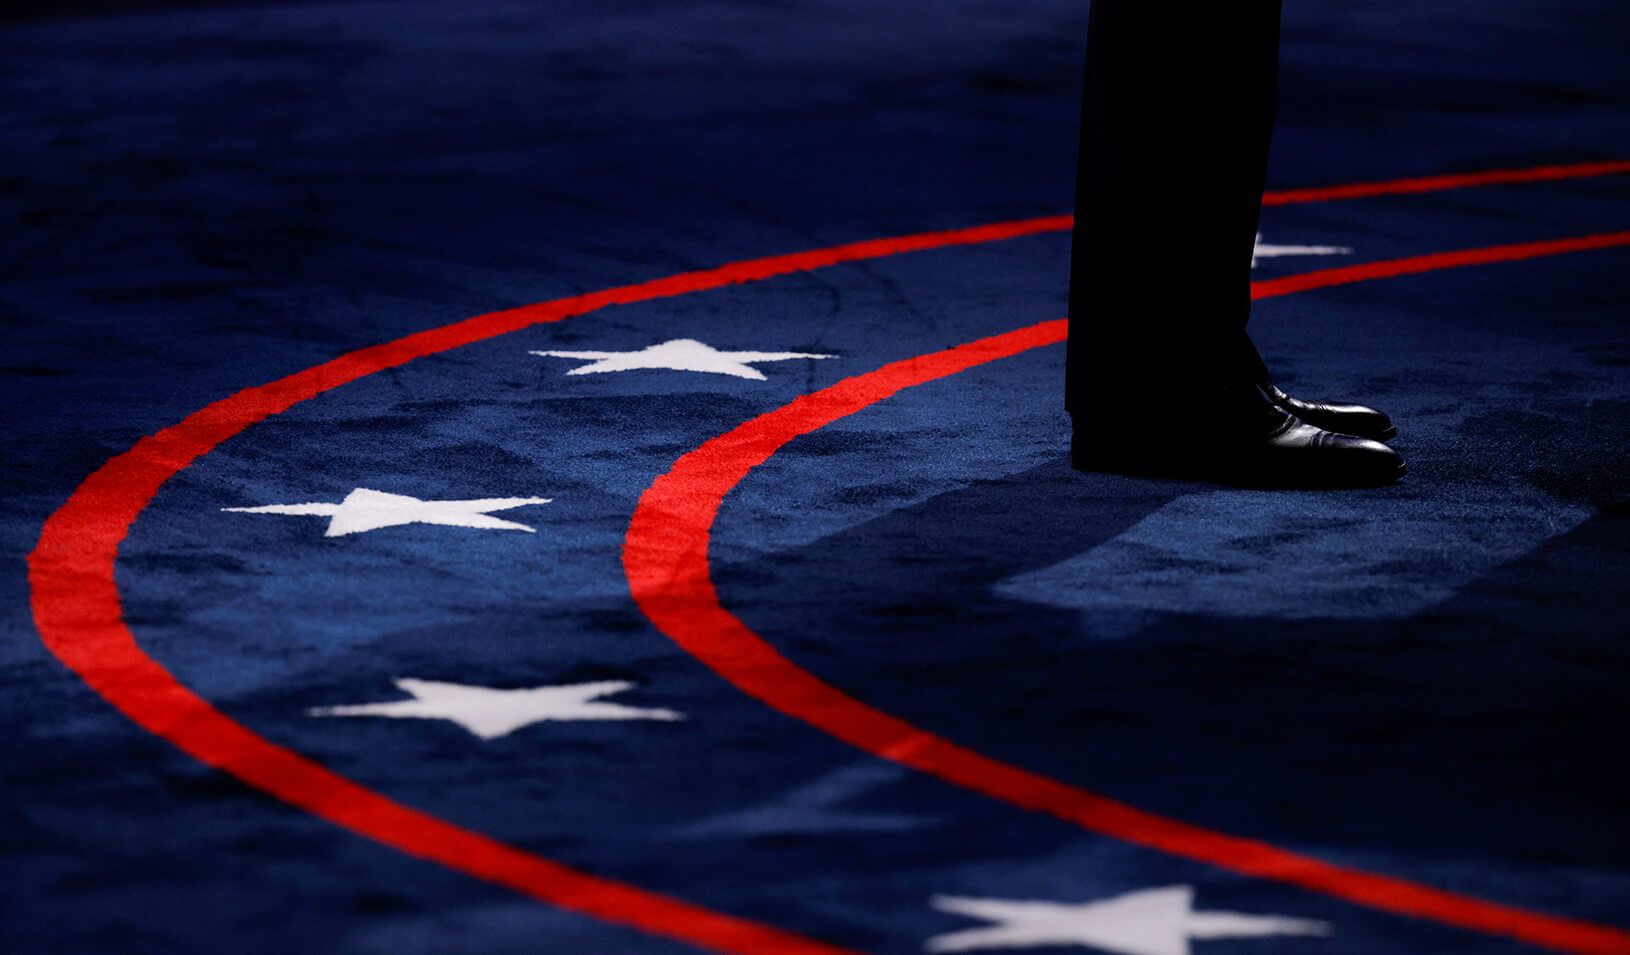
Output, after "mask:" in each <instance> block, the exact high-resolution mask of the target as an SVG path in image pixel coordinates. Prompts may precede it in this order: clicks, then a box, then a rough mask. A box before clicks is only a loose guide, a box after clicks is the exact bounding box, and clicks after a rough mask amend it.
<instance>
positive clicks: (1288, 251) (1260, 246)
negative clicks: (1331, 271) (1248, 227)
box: [1251, 232, 1353, 269]
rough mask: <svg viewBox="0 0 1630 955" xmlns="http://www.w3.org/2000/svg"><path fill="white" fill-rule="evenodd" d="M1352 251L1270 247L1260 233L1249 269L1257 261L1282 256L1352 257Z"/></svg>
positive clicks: (1335, 247)
mask: <svg viewBox="0 0 1630 955" xmlns="http://www.w3.org/2000/svg"><path fill="white" fill-rule="evenodd" d="M1352 254H1353V250H1352V249H1350V248H1348V247H1347V246H1344V245H1270V244H1268V243H1266V242H1263V241H1262V233H1260V232H1258V233H1257V234H1256V247H1255V248H1253V249H1252V250H1251V268H1253V269H1254V268H1256V260H1257V259H1276V258H1279V257H1280V256H1284V255H1352Z"/></svg>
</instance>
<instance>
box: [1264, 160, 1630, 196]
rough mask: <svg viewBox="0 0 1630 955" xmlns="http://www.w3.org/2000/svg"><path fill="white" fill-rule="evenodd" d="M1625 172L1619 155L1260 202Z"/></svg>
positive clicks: (1297, 192) (1629, 166)
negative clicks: (1611, 158) (1590, 160)
mask: <svg viewBox="0 0 1630 955" xmlns="http://www.w3.org/2000/svg"><path fill="white" fill-rule="evenodd" d="M1626 172H1630V160H1622V159H1613V160H1606V161H1601V162H1581V163H1571V164H1567V165H1556V166H1531V167H1529V168H1527V169H1492V170H1487V171H1484V172H1462V173H1449V174H1447V175H1442V176H1418V177H1415V178H1411V179H1390V180H1387V181H1386V182H1360V183H1353V184H1351V185H1345V186H1321V187H1317V188H1313V189H1283V190H1279V191H1276V192H1268V193H1264V194H1263V196H1262V204H1263V205H1265V206H1288V205H1295V204H1298V203H1304V202H1330V201H1333V200H1336V199H1367V198H1370V197H1373V196H1402V195H1409V194H1411V193H1419V192H1442V191H1444V190H1447V189H1466V188H1469V187H1472V186H1508V185H1515V184H1518V183H1524V182H1545V181H1548V180H1554V179H1584V178H1587V177H1590V176H1610V175H1615V174H1617V173H1626Z"/></svg>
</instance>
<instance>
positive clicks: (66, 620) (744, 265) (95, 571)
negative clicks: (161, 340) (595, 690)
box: [28, 168, 1620, 955]
mask: <svg viewBox="0 0 1630 955" xmlns="http://www.w3.org/2000/svg"><path fill="white" fill-rule="evenodd" d="M1605 171H1611V172H1616V171H1620V170H1618V169H1616V168H1615V169H1609V170H1605ZM1580 174H1584V173H1580ZM1598 174H1599V173H1598ZM1490 175H1496V176H1510V175H1513V174H1512V173H1497V174H1490ZM1410 181H1411V180H1399V181H1398V182H1399V183H1407V182H1410ZM1502 181H1518V180H1515V179H1506V180H1502ZM1464 184H1465V183H1449V184H1446V185H1444V186H1443V188H1454V187H1457V186H1458V185H1464ZM1372 188H1373V187H1372ZM1417 191H1419V190H1417ZM1317 192H1318V191H1317V190H1313V191H1307V192H1306V193H1305V195H1303V196H1302V197H1297V196H1295V195H1291V194H1279V193H1270V194H1269V195H1268V198H1267V200H1266V201H1268V202H1269V204H1273V205H1279V204H1285V203H1288V202H1311V201H1318V199H1319V198H1320V196H1318V195H1315V193H1317ZM1286 196H1290V197H1289V198H1286ZM1331 197H1333V198H1341V197H1340V196H1333V195H1332V196H1331ZM1071 224H1072V219H1071V217H1069V216H1046V217H1041V218H1034V219H1024V220H1016V221H1012V222H1003V223H996V224H993V225H986V226H978V227H974V228H967V229H948V230H943V231H939V232H928V233H922V234H918V235H908V236H901V237H896V238H886V239H875V240H868V241H864V242H855V243H849V244H846V245H840V246H835V247H832V248H828V249H818V250H814V251H809V252H799V253H794V254H791V255H779V256H770V257H767V258H761V259H753V260H750V261H746V262H739V263H734V264H731V265H726V266H722V267H720V268H716V269H706V270H700V271H695V272H687V273H683V274H680V275H675V276H670V277H667V278H662V279H657V280H654V281H649V282H642V283H639V284H635V285H629V286H623V287H620V288H614V289H607V290H604V291H600V292H594V293H591V294H587V295H579V296H573V297H570V298H564V299H557V300H554V301H549V302H543V303H540V304H537V305H528V306H523V307H520V308H515V309H509V310H505V311H501V312H493V313H490V314H487V315H480V316H476V317H475V318H471V319H467V320H465V321H462V322H456V323H454V324H451V325H447V326H443V327H440V328H435V329H430V330H427V331H424V332H420V333H418V334H414V335H409V336H407V337H405V338H402V339H399V340H397V341H393V342H389V343H386V344H383V345H378V346H375V347H372V348H364V349H360V350H357V351H353V352H349V353H347V354H345V355H341V356H340V357H338V358H335V359H334V360H332V361H329V362H326V363H324V364H322V365H318V366H316V367H314V368H310V369H307V370H306V371H303V372H299V373H297V374H294V375H290V376H288V377H286V378H281V379H278V380H276V381H273V382H270V383H268V384H265V385H260V386H258V387H254V388H247V389H245V390H243V391H240V392H237V393H236V394H233V395H231V396H229V397H227V398H224V399H222V400H220V401H217V402H215V403H213V404H211V405H209V406H207V407H205V408H203V409H201V410H199V411H197V412H195V413H193V414H192V415H189V416H188V417H187V418H185V419H183V420H182V421H181V422H180V423H178V424H176V425H174V426H172V427H170V428H166V429H165V430H163V431H160V432H158V433H157V434H154V435H152V436H150V437H147V438H144V439H142V440H141V441H140V442H138V443H137V444H136V445H135V446H134V447H133V448H131V449H130V450H129V451H127V452H125V453H124V454H121V455H119V456H117V457H115V458H113V459H111V460H109V461H108V462H107V463H106V464H104V465H103V466H102V467H101V468H100V469H98V470H97V471H96V472H95V473H94V474H92V475H91V476H90V477H88V478H86V480H85V481H84V483H83V484H81V485H80V486H79V488H78V489H76V490H75V491H74V493H73V495H72V496H71V497H70V498H69V499H68V501H67V503H66V504H64V505H63V507H62V508H61V509H59V510H58V511H56V512H55V513H53V514H52V515H51V517H50V518H48V519H47V520H46V522H45V525H44V527H43V528H42V529H41V532H40V538H39V541H38V543H37V544H36V545H35V547H34V550H33V551H32V552H31V553H30V554H29V557H28V565H29V586H30V601H31V604H32V607H33V613H34V621H35V625H36V626H37V627H38V629H39V631H40V636H41V638H42V640H43V641H44V643H45V646H46V648H47V649H48V650H50V652H51V653H53V654H54V655H55V656H56V657H57V658H58V659H60V660H61V661H62V662H63V663H64V664H65V665H66V666H68V668H69V669H71V670H73V671H74V672H75V673H77V674H78V675H79V676H80V677H81V678H83V679H84V680H85V682H86V683H87V684H88V685H89V686H91V688H93V689H94V690H95V691H96V692H97V693H99V694H100V695H101V696H102V697H103V698H104V699H106V700H107V701H108V702H109V703H111V704H112V705H113V706H114V707H116V708H117V709H119V710H120V711H121V712H123V713H124V714H125V715H126V716H128V717H129V718H130V719H131V720H133V721H134V722H136V723H137V724H139V725H141V726H142V727H143V728H145V729H147V730H149V731H150V732H152V733H154V734H155V735H158V736H161V737H163V738H165V739H167V740H169V741H170V742H171V743H173V744H174V745H175V746H176V747H177V748H179V749H181V750H182V751H183V752H186V753H188V754H189V755H191V756H193V757H194V758H196V759H198V760H200V761H201V762H203V763H205V764H207V765H210V766H213V767H216V768H218V769H221V770H223V771H225V772H227V773H230V774H232V775H234V776H236V777H238V778H239V779H241V780H242V781H244V782H245V783H247V784H248V785H250V786H253V787H255V788H257V789H259V790H261V791H263V792H266V793H267V794H269V795H271V796H274V797H276V798H278V799H281V800H283V801H285V802H288V803H290V804H291V805H295V806H298V807H300V808H302V809H304V810H306V811H308V812H311V813H313V814H314V815H317V816H320V817H321V818H324V819H326V820H328V821H330V822H333V823H335V824H336V825H340V826H343V827H345V828H347V829H349V830H351V831H352V832H355V833H356V834H358V835H361V836H366V837H368V838H371V839H374V840H376V841H379V842H381V843H384V844H386V845H390V846H393V847H395V848H397V849H400V850H401V851H403V852H405V853H408V854H409V855H414V856H418V857H420V858H424V859H427V860H430V861H434V862H438V863H440V864H442V865H444V866H447V867H448V868H451V869H453V870H455V871H459V872H463V873H465V874H467V875H471V876H474V877H476V878H481V879H486V880H488V881H491V882H494V883H496V884H500V885H504V886H507V887H509V888H512V889H514V890H516V891H518V892H520V893H522V894H525V895H528V896H531V897H533V898H536V899H539V900H541V901H544V902H549V903H551V904H554V905H558V906H560V907H563V908H567V909H571V910H574V911H578V912H581V913H584V914H588V915H592V916H595V917H598V918H602V919H605V920H607V921H611V922H618V923H622V924H627V925H631V926H634V927H636V928H639V929H641V930H644V931H647V932H651V933H653V934H656V935H663V936H667V937H670V938H675V939H679V940H681V941H685V942H689V943H691V944H694V945H697V946H699V947H702V948H707V949H712V950H715V951H720V952H751V951H776V952H789V953H795V955H798V953H806V952H807V953H811V955H814V953H823V952H824V953H832V952H836V951H838V950H837V949H833V948H830V947H827V946H823V945H821V944H819V943H817V942H813V941H810V940H807V939H801V938H799V937H797V936H794V935H791V934H788V933H784V932H779V931H777V930H775V929H773V928H769V927H765V926H760V925H756V924H754V923H751V922H747V921H744V920H739V919H734V918H731V917H729V916H725V915H720V914H718V913H713V912H709V911H707V910H705V909H701V908H699V907H696V906H690V905H686V904H685V903H683V902H679V901H677V900H673V899H669V898H667V897H665V896H661V895H656V894H653V893H647V892H643V891H641V890H638V889H636V888H633V887H630V886H627V885H624V884H622V883H619V882H615V881H612V880H608V879H600V878H595V877H592V876H588V875H585V874H583V873H579V872H576V871H574V870H571V869H568V868H565V867H563V866H560V865H557V864H555V863H552V862H549V861H548V860H545V859H541V858H538V857H536V856H533V855H531V854H529V853H526V852H524V851H522V850H519V849H516V848H514V847H512V846H507V845H504V844H503V843H500V842H497V841H496V840H493V839H490V838H488V837H486V836H483V835H481V834H479V833H475V832H472V831H470V830H467V829H463V828H460V827H458V826H454V825H452V824H450V823H447V822H444V821H441V820H438V819H436V818H434V817H431V816H429V815H427V814H425V813H422V812H419V811H417V810H414V809H411V808H409V807H406V806H403V805H401V804H400V803H397V802H395V801H393V800H391V799H389V798H387V797H385V796H383V795H380V794H378V793H375V792H373V791H371V790H368V789H366V788H364V787H361V786H358V785H357V784H355V783H353V782H351V781H350V780H347V779H345V778H344V777H342V776H339V775H338V774H336V773H333V772H331V771H329V770H327V769H325V768H323V767H322V766H320V765H318V764H316V763H313V762H311V761H310V760H307V759H305V758H303V757H301V756H299V755H298V754H296V753H294V752H292V751H290V750H287V749H284V748H283V747H280V746H277V745H276V744H273V743H271V742H270V741H268V740H266V739H264V738H262V737H260V736H258V735H256V734H255V733H253V732H252V731H250V730H249V729H247V728H245V727H243V726H242V725H240V724H238V723H236V722H234V721H233V720H232V719H230V718H229V717H227V716H226V715H224V714H222V713H220V712H219V711H217V710H216V709H215V708H214V707H212V706H211V705H210V704H209V702H208V701H207V700H204V699H202V698H201V697H199V696H197V695H196V694H194V693H193V692H192V691H190V690H188V689H187V688H186V687H184V686H182V685H181V684H180V683H179V682H178V681H177V680H176V679H175V677H174V676H172V675H171V674H170V673H169V672H168V671H167V670H165V669H164V668H163V666H161V665H160V664H159V663H158V662H156V661H155V660H153V659H152V658H151V657H149V656H147V655H146V654H145V653H144V652H142V650H141V648H140V647H139V646H138V645H137V643H136V640H135V636H134V635H133V634H132V633H131V632H130V630H129V628H128V627H126V626H125V623H124V620H123V611H122V608H121V606H120V600H119V592H118V588H117V585H116V584H115V581H114V563H115V561H116V560H117V558H118V551H119V546H120V544H121V543H122V542H123V541H124V538H125V535H126V534H127V533H128V532H129V529H130V527H131V525H132V524H133V523H134V522H135V521H136V519H137V517H138V516H139V515H140V514H141V512H142V511H143V510H144V509H145V508H146V506H147V505H148V503H149V502H150V501H151V500H152V498H153V496H154V495H155V494H156V493H157V492H158V489H159V488H160V487H161V486H163V484H164V483H165V482H166V481H168V480H169V479H170V478H172V477H174V476H175V475H176V474H178V473H179V472H180V471H182V470H183V469H185V468H186V467H187V466H188V465H189V464H191V463H192V462H193V461H194V460H196V459H197V458H198V457H200V456H202V455H204V454H207V453H209V452H210V451H211V450H212V449H214V448H215V447H216V446H218V445H219V444H220V443H221V442H223V441H226V440H227V439H229V438H231V437H233V436H234V435H236V434H238V433H239V432H241V431H243V430H244V429H245V428H248V427H250V426H251V425H254V424H256V423H257V422H260V421H263V420H265V419H266V418H269V417H271V416H272V415H275V414H279V413H281V412H283V411H286V410H288V409H289V408H291V407H293V406H294V405H296V404H298V403H300V402H302V401H305V400H307V399H309V398H312V397H315V396H316V395H319V394H322V393H323V392H325V391H329V390H331V389H334V388H338V387H339V386H341V385H344V384H347V383H349V382H352V381H355V380H357V379H358V378H362V377H364V376H367V375H370V374H373V373H375V372H378V371H383V370H386V369H389V368H394V367H397V366H400V365H403V364H406V363H407V362H410V361H412V360H414V359H415V358H420V357H423V356H426V355H431V354H435V353H437V352H442V351H447V350H450V349H453V348H459V347H461V346H464V345H468V344H472V343H475V342H479V341H483V340H485V339H488V338H493V337H496V336H498V335H503V334H507V333H509V332H513V331H518V330H520V329H523V328H527V327H530V326H532V325H536V324H541V323H545V322H553V321H559V320H561V319H565V318H570V317H573V316H576V315H583V314H587V313H589V312H592V311H595V310H597V309H601V308H604V307H606V306H609V305H626V304H631V303H635V302H643V301H650V300H653V299H658V298H664V297H670V296H677V295H684V294H688V293H691V292H699V291H705V290H708V289H714V288H720V287H723V286H727V285H734V284H739V283H745V282H752V281H758V280H760V279H765V278H770V277H773V276H777V275H788V274H792V273H796V272H802V271H807V270H810V269H816V268H822V267H825V266H830V265H837V264H841V263H844V262H854V261H861V260H865V259H873V258H879V257H883V256H888V255H896V254H900V253H904V252H913V251H922V250H928V249H937V248H948V247H953V246H958V245H971V244H977V243H983V242H992V241H997V240H1001V239H1010V238H1018V237H1020V236H1026V235H1036V234H1041V233H1047V232H1060V231H1066V230H1068V229H1069V228H1070V227H1071Z"/></svg>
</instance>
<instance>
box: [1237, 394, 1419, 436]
mask: <svg viewBox="0 0 1630 955" xmlns="http://www.w3.org/2000/svg"><path fill="white" fill-rule="evenodd" d="M1264 390H1265V391H1266V392H1267V394H1268V397H1269V398H1270V399H1271V400H1272V401H1273V403H1274V404H1276V405H1278V406H1279V407H1281V408H1283V409H1285V410H1286V411H1288V412H1290V413H1291V414H1293V415H1295V416H1296V417H1298V418H1301V419H1302V420H1303V421H1305V422H1307V423H1308V424H1310V425H1312V426H1313V427H1315V428H1323V429H1324V430H1326V431H1334V432H1336V433H1337V434H1350V435H1354V436H1355V437H1360V438H1369V439H1370V440H1372V441H1386V440H1389V439H1391V438H1395V437H1397V436H1398V429H1397V428H1396V427H1393V424H1392V419H1391V418H1388V417H1387V416H1386V415H1384V414H1382V413H1381V412H1379V411H1376V410H1375V409H1374V408H1366V407H1364V406H1363V405H1333V404H1326V403H1324V402H1322V401H1303V400H1301V399H1300V398H1292V397H1291V396H1290V395H1287V394H1285V393H1284V392H1283V391H1280V390H1279V388H1278V386H1276V385H1268V386H1267V387H1266V388H1265V389H1264Z"/></svg>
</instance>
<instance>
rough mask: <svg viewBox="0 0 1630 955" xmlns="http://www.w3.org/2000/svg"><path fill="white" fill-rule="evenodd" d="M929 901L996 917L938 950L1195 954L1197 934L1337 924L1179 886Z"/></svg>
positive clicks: (1324, 928)
mask: <svg viewBox="0 0 1630 955" xmlns="http://www.w3.org/2000/svg"><path fill="white" fill-rule="evenodd" d="M929 904H930V905H932V906H933V907H934V908H936V909H939V910H940V911H942V912H954V913H956V914H958V915H967V916H971V917H973V918H978V919H984V920H985V921H987V922H993V923H996V924H994V925H989V926H985V927H982V928H971V929H964V930H962V931H959V932H951V933H948V934H945V935H937V936H935V937H933V938H931V939H929V940H928V944H927V945H926V946H925V948H927V950H928V951H930V952H968V951H973V950H975V949H989V948H1033V947H1039V946H1045V945H1078V946H1082V947H1086V948H1095V949H1098V950H1099V951H1103V952H1111V953H1114V955H1190V949H1189V941H1190V940H1191V939H1221V938H1268V937H1270V936H1275V935H1328V934H1330V926H1329V925H1327V924H1325V923H1324V922H1315V921H1312V920H1309V919H1293V918H1283V917H1280V916H1271V915H1243V914H1240V913H1238V912H1196V911H1194V889H1193V887H1191V886H1187V885H1174V886H1169V887H1167V888H1161V889H1144V890H1142V891H1139V892H1129V893H1127V894H1126V895H1118V896H1115V897H1114V898H1110V899H1102V900H1100V901H1097V902H1088V903H1085V904H1082V905H1068V904H1063V903H1058V902H1029V901H1015V900H1009V899H968V898H955V897H950V896H935V897H934V898H933V899H931V900H930V901H929Z"/></svg>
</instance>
